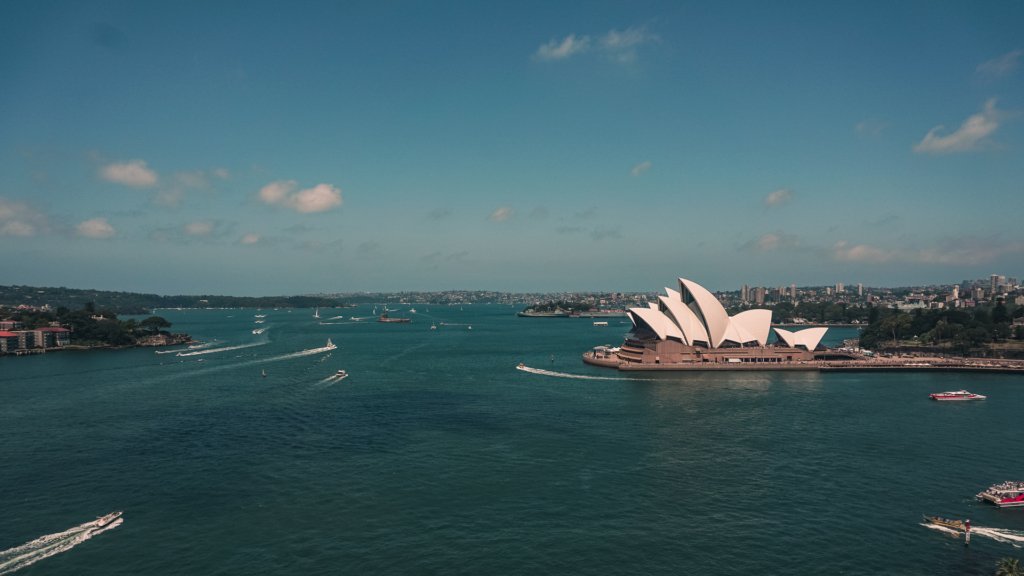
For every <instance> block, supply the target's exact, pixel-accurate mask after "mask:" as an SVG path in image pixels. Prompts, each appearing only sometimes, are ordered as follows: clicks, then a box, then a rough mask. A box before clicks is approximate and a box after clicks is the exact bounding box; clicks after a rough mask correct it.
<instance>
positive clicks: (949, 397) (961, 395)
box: [928, 390, 985, 402]
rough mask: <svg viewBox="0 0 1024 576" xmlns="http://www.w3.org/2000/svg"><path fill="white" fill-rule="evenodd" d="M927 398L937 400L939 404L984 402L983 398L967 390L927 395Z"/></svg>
mask: <svg viewBox="0 0 1024 576" xmlns="http://www.w3.org/2000/svg"><path fill="white" fill-rule="evenodd" d="M928 397H929V398H931V399H932V400H938V401H940V402H951V401H952V402H958V401H964V400H984V399H985V397H984V396H982V395H981V394H974V393H973V392H968V391H967V390H956V391H954V392H936V393H934V394H929V395H928Z"/></svg>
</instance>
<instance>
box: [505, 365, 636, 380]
mask: <svg viewBox="0 0 1024 576" xmlns="http://www.w3.org/2000/svg"><path fill="white" fill-rule="evenodd" d="M516 370H522V371H523V372H529V373H530V374H540V375H541V376H554V377H556V378H572V379H575V380H620V381H621V380H625V381H629V382H636V381H637V380H641V379H639V378H614V377H610V376H587V375H585V374H569V373H567V372H555V371H552V370H544V369H543V368H531V367H529V366H523V365H521V364H520V365H519V366H516Z"/></svg>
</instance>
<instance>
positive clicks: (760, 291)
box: [754, 286, 765, 306]
mask: <svg viewBox="0 0 1024 576" xmlns="http://www.w3.org/2000/svg"><path fill="white" fill-rule="evenodd" d="M764 295H765V289H764V287H763V286H758V287H757V288H754V304H757V305H758V306H761V305H763V304H764Z"/></svg>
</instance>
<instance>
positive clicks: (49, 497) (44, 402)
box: [0, 305, 1024, 576]
mask: <svg viewBox="0 0 1024 576" xmlns="http://www.w3.org/2000/svg"><path fill="white" fill-rule="evenodd" d="M402 308H403V309H404V308H407V307H402ZM418 308H419V314H416V315H414V318H415V321H414V322H413V323H411V324H407V325H399V324H392V325H385V324H378V323H375V322H348V321H345V320H343V319H337V320H328V318H330V317H332V316H335V315H337V314H344V316H345V317H346V318H347V317H350V316H369V315H370V313H371V312H372V310H371V308H370V307H363V308H359V309H354V310H353V309H346V310H337V311H335V310H321V311H320V313H321V317H322V318H323V321H324V322H325V324H323V325H321V324H318V323H317V321H316V320H314V319H313V318H311V313H310V312H309V311H305V310H296V311H293V312H288V311H284V310H279V311H265V312H264V313H266V314H267V315H268V316H267V321H266V323H265V324H263V325H262V326H265V327H267V328H268V330H267V332H266V333H265V334H263V335H261V336H255V335H253V334H251V330H252V328H254V327H255V325H254V324H253V314H254V313H255V311H254V310H213V311H171V310H169V311H161V315H163V316H165V317H167V318H168V319H169V320H171V321H172V322H173V323H174V328H175V330H182V331H186V332H189V333H191V334H193V335H194V336H195V337H196V338H200V339H203V340H216V341H217V342H216V343H215V344H214V345H213V346H212V348H213V349H216V348H223V347H234V346H241V345H249V344H253V346H250V347H246V348H238V349H235V350H229V351H224V352H215V353H210V354H205V355H197V356H190V357H185V358H179V357H175V356H174V355H171V354H167V355H157V354H154V352H153V351H152V350H145V349H138V350H124V351H109V352H99V351H98V352H88V353H73V352H65V353H57V354H47V355H44V356H35V357H25V358H7V359H2V360H0V438H2V439H3V442H2V444H0V510H2V511H3V515H4V521H3V522H0V550H9V549H11V548H14V547H16V546H19V545H22V544H24V543H26V542H28V541H30V540H32V539H34V538H37V537H39V536H43V535H46V534H54V533H58V532H61V531H64V530H68V529H70V528H73V527H75V526H78V525H80V524H82V523H83V522H87V521H89V520H92V519H93V518H95V517H96V516H98V515H101V514H105V513H107V512H110V511H113V510H124V512H125V513H124V520H125V521H124V524H123V525H121V526H119V527H117V528H116V529H111V530H109V531H107V532H105V533H103V534H98V535H96V536H95V537H93V538H91V539H89V540H88V541H83V542H81V543H80V544H79V545H77V546H73V547H69V548H68V549H67V550H66V551H64V552H60V553H56V554H54V555H52V556H50V557H47V558H44V559H41V560H39V561H38V562H36V563H34V564H31V565H29V566H27V567H25V568H23V569H21V570H18V571H17V573H18V574H19V575H21V574H24V575H30V574H36V575H40V574H46V575H64V574H68V575H70V574H75V575H87V574H103V575H104V576H112V575H118V574H126V575H127V574H132V575H134V574H296V575H298V574H302V575H308V574H474V575H477V574H595V575H596V574H600V575H612V574H688V573H702V574H749V573H765V574H821V573H826V572H828V573H834V574H922V575H923V574H929V575H935V574H939V575H942V574H949V575H953V574H986V575H987V574H991V573H992V572H993V567H994V564H995V562H996V560H998V559H999V558H1000V557H1002V556H1008V555H1009V556H1014V555H1015V556H1017V557H1024V550H1022V549H1017V548H1015V547H1014V546H1013V544H1012V542H1007V541H998V540H995V539H992V538H986V537H982V536H976V537H975V539H974V541H973V542H972V545H971V546H970V548H966V549H965V547H964V546H963V545H962V543H961V542H959V541H957V540H954V539H953V538H951V537H949V536H947V535H944V534H942V533H940V532H938V531H935V530H930V529H926V528H924V527H922V526H920V525H919V522H920V517H921V514H922V513H928V514H939V515H945V516H956V517H970V518H971V519H972V523H974V524H975V525H976V526H985V527H995V528H999V529H1001V530H1006V531H1020V535H1021V536H1022V537H1024V510H1016V511H1014V510H997V509H995V508H993V507H990V506H983V505H981V504H979V503H977V502H975V501H974V499H973V495H974V494H975V493H976V492H978V491H979V490H981V489H982V488H984V487H986V486H988V485H989V484H992V483H994V482H997V481H1002V480H1006V479H1024V464H1022V462H1024V458H1022V457H1021V456H1020V453H1019V450H1018V449H1017V447H1016V444H1017V443H1018V439H1019V438H1020V432H1021V428H1022V424H1021V423H1022V421H1024V419H1022V418H1021V414H1022V413H1024V411H1022V408H1024V377H1021V376H1015V375H1012V376H1011V375H958V374H893V373H890V374H860V373H855V374H817V373H795V374H789V373H760V374H745V373H722V374H682V375H670V374H658V375H646V374H644V375H636V376H634V375H623V374H621V373H618V372H615V371H608V370H603V369H600V368H595V367H590V366H586V365H584V364H582V362H581V361H580V360H579V354H580V353H581V352H583V351H584V350H587V349H589V348H590V347H592V346H594V345H597V344H606V343H611V344H617V343H618V342H620V341H621V337H622V335H623V333H624V332H625V330H626V328H627V327H628V326H627V325H626V324H622V323H617V322H618V320H612V321H611V323H612V326H610V327H607V328H600V327H594V326H593V325H592V321H591V320H589V319H525V318H517V317H516V316H515V315H514V312H515V309H513V308H511V307H508V306H498V305H492V306H464V307H463V308H462V309H460V308H459V307H442V306H427V307H422V306H421V307H418ZM428 309H429V312H428V311H427V310H428ZM432 321H434V322H447V323H448V324H447V325H443V326H439V327H438V329H437V330H429V327H430V324H431V322H432ZM470 325H471V326H472V329H470V328H469V326H470ZM851 334H852V332H851V331H842V332H836V333H835V334H833V335H832V341H833V342H835V341H837V340H839V339H841V338H842V337H849V336H850V335H851ZM328 337H330V338H332V339H333V341H334V343H336V344H338V346H339V348H338V349H337V350H334V351H333V352H329V353H327V352H320V353H317V352H312V353H310V354H308V355H305V356H296V355H295V353H297V352H301V351H304V350H312V349H316V348H318V347H321V346H323V344H324V342H325V341H326V339H327V338H328ZM199 360H202V361H199ZM520 361H523V362H525V363H526V364H527V365H529V366H535V367H538V368H544V369H548V370H553V371H559V372H565V373H571V374H574V375H592V376H595V377H600V378H607V379H593V380H589V379H577V378H560V377H551V376H542V375H536V374H530V373H525V372H522V371H518V370H515V369H514V368H515V366H516V364H517V363H519V362H520ZM338 369H345V370H347V371H348V372H349V373H350V374H351V376H350V377H349V378H347V379H345V380H342V381H340V382H332V381H325V379H326V378H327V377H328V376H330V375H331V374H333V373H334V372H335V371H336V370H338ZM262 370H266V373H267V376H266V377H262V376H261V371H262ZM960 388H967V389H970V390H971V391H974V392H979V393H982V394H986V395H988V396H989V400H987V401H985V402H976V403H966V404H957V405H949V404H939V403H935V402H931V401H929V400H928V398H927V394H928V393H930V392H935V391H942V390H954V389H960ZM1004 534H1007V535H1009V536H1010V537H1014V536H1015V533H1014V532H1004ZM1007 539H1009V538H1007ZM1007 539H1004V540H1007ZM5 559H7V558H5V557H4V556H3V555H2V554H0V563H2V562H3V561H4V560H5ZM30 559H31V558H30ZM0 572H2V570H0Z"/></svg>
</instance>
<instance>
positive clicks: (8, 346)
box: [0, 330, 18, 354]
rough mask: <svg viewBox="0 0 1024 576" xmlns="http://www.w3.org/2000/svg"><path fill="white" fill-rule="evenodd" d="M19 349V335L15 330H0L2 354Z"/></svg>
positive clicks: (0, 350) (0, 349) (0, 352)
mask: <svg viewBox="0 0 1024 576" xmlns="http://www.w3.org/2000/svg"><path fill="white" fill-rule="evenodd" d="M17 349H18V335H17V334H15V333H14V332H8V331H6V330H0V354H6V353H8V352H14V351H15V350H17Z"/></svg>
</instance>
